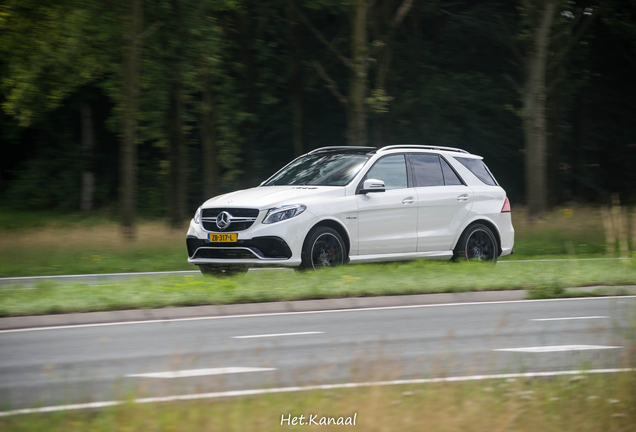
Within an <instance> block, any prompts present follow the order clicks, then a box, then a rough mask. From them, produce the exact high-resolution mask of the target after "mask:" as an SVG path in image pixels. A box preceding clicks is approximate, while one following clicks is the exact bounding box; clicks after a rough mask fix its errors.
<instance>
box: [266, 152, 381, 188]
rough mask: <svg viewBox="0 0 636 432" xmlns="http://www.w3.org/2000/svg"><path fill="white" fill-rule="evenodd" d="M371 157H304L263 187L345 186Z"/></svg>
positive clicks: (333, 155)
mask: <svg viewBox="0 0 636 432" xmlns="http://www.w3.org/2000/svg"><path fill="white" fill-rule="evenodd" d="M368 159H369V156H367V155H366V154H360V153H316V154H309V155H307V156H302V157H300V158H298V159H296V160H295V161H293V162H292V163H290V164H289V165H287V166H286V167H285V168H283V169H282V170H281V171H280V172H278V173H276V174H275V175H274V176H273V177H272V178H270V179H269V180H268V181H267V182H266V183H264V184H263V186H285V185H311V186H344V185H346V184H347V183H349V182H350V181H351V179H353V178H354V177H355V175H356V174H358V172H359V171H360V169H361V168H362V167H363V166H364V164H365V163H366V161H367V160H368Z"/></svg>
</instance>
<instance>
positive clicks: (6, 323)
mask: <svg viewBox="0 0 636 432" xmlns="http://www.w3.org/2000/svg"><path fill="white" fill-rule="evenodd" d="M527 293H528V292H527V291H525V290H514V291H482V292H463V293H445V294H415V295H396V296H383V297H350V298H341V299H323V300H297V301H289V302H268V303H245V304H230V305H210V306H190V307H177V308H162V309H131V310H116V311H107V312H83V313H70V314H57V315H34V316H22V317H8V318H0V331H2V330H15V329H26V328H34V327H57V326H72V325H84V324H105V323H116V322H131V321H136V322H138V321H157V320H174V319H184V318H185V319H187V318H202V317H213V316H228V315H256V314H269V313H286V312H309V311H325V310H338V309H364V308H374V307H391V306H411V305H428V304H444V303H473V302H492V301H512V300H523V299H524V298H525V297H526V295H527Z"/></svg>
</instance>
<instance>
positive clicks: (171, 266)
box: [0, 206, 636, 277]
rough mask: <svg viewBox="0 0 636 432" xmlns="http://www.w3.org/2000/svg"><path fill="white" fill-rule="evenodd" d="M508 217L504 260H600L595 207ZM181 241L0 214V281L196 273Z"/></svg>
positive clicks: (149, 227) (144, 231) (157, 224)
mask: <svg viewBox="0 0 636 432" xmlns="http://www.w3.org/2000/svg"><path fill="white" fill-rule="evenodd" d="M512 216H513V224H514V226H515V230H516V233H515V254H514V255H512V256H508V257H504V258H503V260H519V259H537V258H558V257H565V256H570V257H572V256H576V257H578V258H590V257H603V256H605V254H606V246H605V233H604V231H603V220H602V217H601V212H600V210H599V209H598V208H591V207H576V206H568V207H567V208H561V209H557V210H555V211H554V212H552V213H550V214H548V215H546V216H545V217H544V218H542V219H539V220H535V221H533V222H532V223H530V222H529V220H528V218H527V216H526V213H525V211H524V209H523V208H514V209H513V212H512ZM634 217H635V216H633V215H630V218H632V219H633V218H634ZM633 223H634V224H635V225H636V219H635V220H634V222H633ZM632 230H633V231H636V226H634V227H633V228H632ZM185 234H186V229H185V228H184V229H180V230H171V229H169V228H168V227H167V225H166V223H165V222H164V221H160V220H154V221H153V220H141V221H139V224H138V236H137V239H136V240H135V241H133V242H126V241H124V240H123V239H122V237H121V233H120V230H119V226H118V225H117V223H116V221H115V220H114V219H113V218H112V217H111V216H110V215H108V214H106V213H104V214H96V215H92V216H84V215H82V214H68V215H61V214H57V213H34V212H31V213H28V212H8V211H0V277H11V276H46V275H62V274H93V273H120V272H145V271H172V270H195V269H196V267H194V266H191V265H188V264H187V262H186V260H187V253H186V248H185ZM633 243H636V242H633ZM632 249H636V244H632Z"/></svg>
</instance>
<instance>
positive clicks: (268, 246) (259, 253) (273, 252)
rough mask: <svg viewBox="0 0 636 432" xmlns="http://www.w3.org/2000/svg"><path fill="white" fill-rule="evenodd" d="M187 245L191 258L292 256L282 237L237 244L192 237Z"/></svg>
mask: <svg viewBox="0 0 636 432" xmlns="http://www.w3.org/2000/svg"><path fill="white" fill-rule="evenodd" d="M186 243H187V246H188V255H189V256H190V257H191V258H217V259H239V258H248V259H254V258H258V257H260V258H270V259H271V258H278V259H289V258H291V256H292V252H291V249H290V248H289V246H288V245H287V243H285V240H283V239H282V238H280V237H255V238H253V239H250V240H239V241H238V242H236V243H225V242H224V243H220V242H208V241H206V240H200V239H197V238H194V237H190V238H188V239H187V240H186ZM207 248H214V249H207ZM195 251H196V254H195ZM252 252H253V253H252ZM193 255H194V256H193Z"/></svg>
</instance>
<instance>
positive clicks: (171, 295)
mask: <svg viewBox="0 0 636 432" xmlns="http://www.w3.org/2000/svg"><path fill="white" fill-rule="evenodd" d="M634 284H636V260H624V261H573V262H570V261H559V262H528V263H500V264H497V265H496V266H492V265H474V264H468V263H457V264H455V263H449V262H427V261H416V262H410V263H406V264H402V265H399V266H398V265H396V264H387V265H359V266H346V267H341V268H337V269H329V270H325V271H320V272H317V273H310V272H307V273H303V274H296V273H294V272H290V271H287V272H284V271H269V272H256V273H248V274H247V275H245V276H236V277H228V278H220V279H214V278H210V279H205V278H203V277H201V276H199V275H196V276H193V275H185V276H184V275H182V276H163V277H144V278H134V279H128V280H118V281H113V280H105V281H102V282H99V283H97V284H87V283H72V282H64V283H58V282H53V281H46V282H40V283H38V284H37V285H36V286H35V287H34V288H31V289H22V288H20V287H16V286H9V287H0V316H14V315H32V314H48V313H66V312H86V311H99V310H119V309H141V308H162V307H172V306H194V305H206V304H234V303H252V302H269V301H290V300H306V299H326V298H342V297H362V296H380V295H400V294H421V293H444V292H466V291H490V290H504V289H530V290H534V291H536V293H535V294H536V296H537V297H558V296H565V295H567V294H568V293H567V292H564V291H563V289H564V288H566V287H577V286H591V285H634ZM593 294H594V293H589V294H586V295H593Z"/></svg>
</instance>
